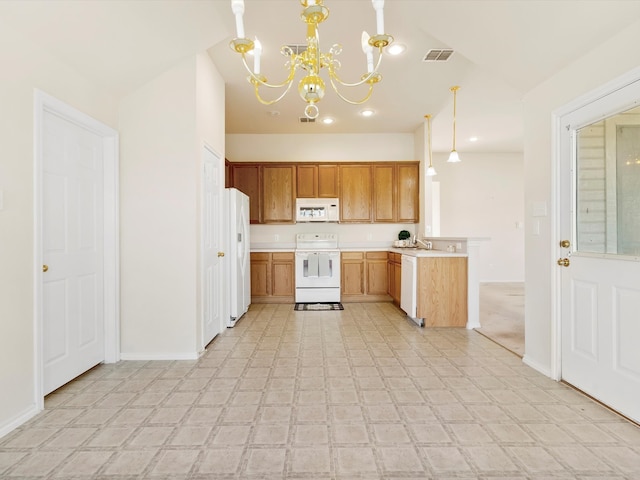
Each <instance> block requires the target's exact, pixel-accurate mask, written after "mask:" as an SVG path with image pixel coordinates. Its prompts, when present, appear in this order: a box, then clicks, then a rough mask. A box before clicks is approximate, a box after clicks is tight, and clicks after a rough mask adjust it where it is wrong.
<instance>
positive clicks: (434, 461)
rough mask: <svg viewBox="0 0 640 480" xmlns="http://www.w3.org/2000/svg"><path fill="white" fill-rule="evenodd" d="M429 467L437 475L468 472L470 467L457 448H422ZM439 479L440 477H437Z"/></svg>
mask: <svg viewBox="0 0 640 480" xmlns="http://www.w3.org/2000/svg"><path fill="white" fill-rule="evenodd" d="M422 451H423V453H424V455H425V457H426V459H427V461H428V462H429V466H430V467H431V468H432V469H433V470H434V471H435V472H438V473H441V472H450V473H453V472H468V471H469V470H471V467H470V466H469V464H468V463H467V461H466V460H465V458H464V455H463V454H462V453H461V452H460V450H459V449H458V448H457V447H424V448H423V449H422ZM437 478H441V477H437Z"/></svg>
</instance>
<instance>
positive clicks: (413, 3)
mask: <svg viewBox="0 0 640 480" xmlns="http://www.w3.org/2000/svg"><path fill="white" fill-rule="evenodd" d="M230 3H231V2H230V1H229V0H162V1H161V0H127V1H118V0H72V1H60V0H49V1H42V0H32V1H7V0H4V1H1V2H0V29H3V30H4V31H5V32H7V31H9V32H13V33H14V34H15V35H16V38H17V39H20V40H21V41H31V42H33V43H35V44H36V45H39V46H40V48H42V49H44V50H47V51H49V52H50V53H51V54H53V55H55V56H56V57H58V58H59V59H60V60H62V61H64V62H65V63H67V64H69V65H70V66H72V67H73V68H75V69H76V70H78V71H80V72H82V73H83V74H84V75H86V76H87V77H89V78H92V79H93V80H94V81H95V82H97V83H99V84H101V85H103V86H104V87H105V88H107V89H109V90H110V91H112V92H113V93H114V94H115V95H116V96H121V95H125V94H127V93H128V92H130V91H132V90H133V89H135V88H137V87H138V86H140V85H142V84H144V83H145V82H147V81H149V80H151V79H152V78H154V77H155V76H157V75H158V74H160V73H161V72H163V71H164V70H166V69H168V68H170V67H171V66H172V65H174V64H175V63H177V62H178V61H180V60H181V59H183V58H187V57H189V56H192V55H194V54H195V53H197V52H202V51H205V50H207V51H208V52H209V55H210V56H211V58H212V59H213V60H214V62H215V63H216V65H217V67H218V69H219V71H220V73H221V75H222V76H223V78H224V79H225V82H226V90H227V105H226V116H227V117H226V124H227V132H228V133H413V132H414V131H415V130H416V129H417V128H418V127H419V126H420V125H421V124H422V123H423V122H424V120H423V117H424V115H425V114H432V115H433V116H434V120H433V148H434V151H446V150H448V149H450V146H451V122H452V103H451V100H452V96H451V93H450V91H449V87H450V86H452V85H460V86H461V89H460V91H459V92H458V112H457V113H458V115H457V134H458V138H457V147H458V150H459V151H460V152H461V153H462V152H464V151H465V150H467V151H479V152H506V151H521V150H522V130H523V125H522V115H521V100H522V97H523V95H524V94H525V93H526V92H528V91H529V90H531V89H532V88H534V87H535V86H536V85H538V84H540V83H541V82H543V81H544V80H545V79H547V78H549V77H550V76H552V75H553V74H554V73H556V72H557V71H559V70H560V69H562V68H563V67H564V66H566V65H567V64H569V63H571V62H572V61H574V60H575V59H577V58H579V57H580V56H581V55H582V54H583V53H585V52H587V51H589V50H591V49H592V48H593V47H594V46H595V45H597V44H599V43H602V42H603V41H605V40H606V39H607V38H610V37H611V36H613V35H614V34H615V33H616V31H618V30H619V29H622V28H624V27H626V26H628V25H630V24H631V23H632V22H634V21H636V20H637V19H638V18H640V1H638V0H632V1H624V0H623V1H616V0H604V1H596V0H593V1H578V0H551V1H545V0H501V1H485V0H466V1H457V0H387V1H386V2H385V20H386V21H385V27H386V28H385V30H386V31H387V32H388V33H389V34H391V35H393V36H394V37H395V40H396V42H400V43H404V44H405V45H406V46H407V51H406V52H405V54H404V55H403V56H401V57H387V56H385V58H384V59H383V62H382V67H381V73H382V75H383V80H382V82H381V83H380V84H378V85H377V86H376V88H375V91H374V93H373V96H372V98H371V99H370V101H369V102H368V104H367V106H370V107H372V108H373V109H375V110H376V112H377V114H376V116H374V117H373V118H369V119H363V118H361V117H359V116H358V115H357V113H358V112H359V111H360V110H361V109H362V107H361V106H352V105H348V104H346V103H344V102H342V101H340V100H338V99H337V97H336V96H335V94H334V93H333V92H332V91H330V90H329V91H327V94H326V96H325V98H324V99H323V100H322V101H321V102H320V104H319V107H320V111H321V117H322V116H324V115H330V116H332V117H334V118H336V122H335V123H334V124H333V125H331V126H326V125H322V124H300V123H299V122H298V118H299V117H300V116H302V111H303V107H304V103H303V102H302V100H300V98H299V97H298V95H297V93H296V91H295V86H294V87H293V88H292V91H291V92H289V94H288V96H287V98H285V99H284V100H283V101H282V102H280V103H278V104H276V105H272V106H264V105H261V104H259V103H258V102H257V101H256V100H255V98H254V97H253V93H252V87H251V86H250V85H249V84H248V83H247V81H246V73H245V72H244V70H243V68H242V66H241V62H240V58H239V56H238V55H237V54H235V53H234V52H232V51H231V49H230V48H229V47H228V43H229V41H230V40H231V39H232V38H233V37H234V36H235V35H234V34H235V23H234V18H233V15H232V13H231V8H230ZM324 3H325V6H327V7H328V8H329V9H330V11H331V14H330V17H329V19H328V20H327V21H326V22H325V23H323V24H321V26H320V40H321V46H322V48H323V50H328V48H329V47H330V46H331V45H332V44H333V43H341V44H342V45H343V47H344V51H343V53H342V55H341V61H342V64H343V68H342V70H343V72H342V74H343V77H344V79H345V80H352V79H356V78H357V77H359V76H360V74H361V73H363V70H364V68H365V60H364V54H363V53H362V51H361V49H360V46H359V45H360V41H359V40H360V35H361V32H362V30H367V31H369V32H370V33H373V31H374V30H375V12H374V10H373V8H372V6H371V1H370V0H325V1H324ZM245 7H246V8H245V30H246V32H247V35H248V36H253V35H257V36H258V37H259V38H260V40H261V42H262V44H263V48H264V51H263V57H262V65H263V73H264V74H265V75H267V76H268V77H269V79H270V80H273V81H278V80H280V79H282V78H283V77H284V70H283V67H282V65H283V63H284V59H283V57H281V56H280V54H279V49H280V46H281V45H282V44H284V43H304V37H305V33H306V31H305V26H304V24H303V23H302V22H301V21H300V19H299V15H300V11H301V6H300V2H299V1H298V0H273V1H272V0H246V1H245ZM443 47H445V48H452V49H453V50H454V51H455V53H454V55H453V56H452V57H451V59H450V60H449V61H447V62H445V63H439V64H434V63H423V62H422V58H423V56H424V54H425V53H426V52H427V51H428V50H429V49H431V48H443ZM327 83H328V82H327ZM327 88H330V87H329V86H327ZM344 93H345V94H347V95H348V94H349V92H344ZM270 94H272V92H266V93H265V97H269V98H273V97H270ZM356 96H357V95H356ZM272 110H277V111H279V112H280V115H278V116H277V117H271V116H269V115H268V114H267V112H269V111H272ZM472 135H475V136H478V137H479V141H478V142H476V143H475V144H471V143H470V142H469V141H468V138H469V137H470V136H472Z"/></svg>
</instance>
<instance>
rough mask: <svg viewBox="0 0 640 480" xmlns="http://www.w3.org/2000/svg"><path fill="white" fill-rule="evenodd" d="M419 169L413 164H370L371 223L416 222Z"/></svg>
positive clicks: (418, 217) (418, 213) (417, 214)
mask: <svg viewBox="0 0 640 480" xmlns="http://www.w3.org/2000/svg"><path fill="white" fill-rule="evenodd" d="M419 170H420V168H419V166H418V164H415V163H410V164H409V163H407V164H404V163H398V164H384V165H376V164H374V165H373V221H374V222H376V223H418V221H419V219H420V210H419V208H418V206H419V201H420V200H419Z"/></svg>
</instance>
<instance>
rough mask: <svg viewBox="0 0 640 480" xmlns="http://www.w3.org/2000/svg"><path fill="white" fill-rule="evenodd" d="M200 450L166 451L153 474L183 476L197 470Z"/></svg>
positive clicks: (154, 468) (161, 455)
mask: <svg viewBox="0 0 640 480" xmlns="http://www.w3.org/2000/svg"><path fill="white" fill-rule="evenodd" d="M199 454H200V452H199V451H198V450H183V449H181V450H165V451H163V452H161V453H160V456H159V458H158V459H157V461H156V464H155V465H154V467H153V469H152V473H153V474H158V475H181V474H183V475H184V474H188V473H190V472H191V471H193V470H195V469H196V462H197V460H198V455H199Z"/></svg>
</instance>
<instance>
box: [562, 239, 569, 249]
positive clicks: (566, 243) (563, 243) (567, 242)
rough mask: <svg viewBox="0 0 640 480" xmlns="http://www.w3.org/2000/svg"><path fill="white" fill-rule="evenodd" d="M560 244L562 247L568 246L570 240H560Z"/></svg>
mask: <svg viewBox="0 0 640 480" xmlns="http://www.w3.org/2000/svg"><path fill="white" fill-rule="evenodd" d="M560 246H561V247H562V248H569V247H570V246H571V242H570V241H569V240H561V241H560Z"/></svg>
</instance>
